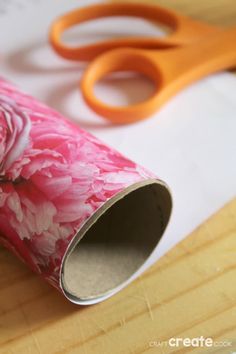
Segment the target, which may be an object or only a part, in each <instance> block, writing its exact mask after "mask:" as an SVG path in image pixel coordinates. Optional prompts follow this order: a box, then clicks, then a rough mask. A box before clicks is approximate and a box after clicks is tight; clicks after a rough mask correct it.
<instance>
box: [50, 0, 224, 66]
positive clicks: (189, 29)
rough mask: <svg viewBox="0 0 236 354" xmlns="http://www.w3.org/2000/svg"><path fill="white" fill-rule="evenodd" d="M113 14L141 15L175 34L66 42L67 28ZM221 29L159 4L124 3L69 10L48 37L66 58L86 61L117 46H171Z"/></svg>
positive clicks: (54, 25) (153, 47)
mask: <svg viewBox="0 0 236 354" xmlns="http://www.w3.org/2000/svg"><path fill="white" fill-rule="evenodd" d="M110 16H135V17H141V18H144V19H147V20H149V21H153V22H157V23H162V24H164V25H166V26H168V27H170V28H171V30H172V33H171V34H170V35H168V36H166V37H164V38H148V37H138V38H135V37H126V38H117V39H112V40H106V41H102V42H99V43H95V44H92V45H86V46H81V47H72V46H69V45H67V44H65V43H63V41H62V39H61V37H62V34H63V32H64V31H65V30H67V29H68V28H70V27H73V26H75V25H77V24H81V23H83V22H87V21H90V20H95V19H97V18H103V17H110ZM218 31H220V29H218V28H217V27H213V26H208V25H207V24H204V23H201V22H197V21H194V20H192V19H190V18H188V17H185V16H182V15H180V14H177V13H176V12H173V11H171V10H168V9H165V8H162V7H160V6H157V5H151V4H142V3H128V2H124V3H117V4H98V5H92V6H88V7H84V8H81V9H76V10H74V11H72V12H69V13H67V14H65V15H63V16H61V17H59V18H58V19H56V20H55V21H54V23H53V24H52V26H51V29H50V33H49V39H50V43H51V45H52V47H53V48H54V50H55V51H56V52H57V53H58V54H59V55H60V56H62V57H63V58H66V59H70V60H85V61H87V60H91V59H94V58H95V57H96V56H98V55H100V54H102V53H104V52H107V51H108V50H111V49H115V48H124V47H132V48H143V49H145V48H146V49H157V48H170V47H175V46H178V45H183V44H186V43H190V42H192V41H195V40H197V39H198V38H202V37H204V36H206V35H207V34H210V33H216V32H218Z"/></svg>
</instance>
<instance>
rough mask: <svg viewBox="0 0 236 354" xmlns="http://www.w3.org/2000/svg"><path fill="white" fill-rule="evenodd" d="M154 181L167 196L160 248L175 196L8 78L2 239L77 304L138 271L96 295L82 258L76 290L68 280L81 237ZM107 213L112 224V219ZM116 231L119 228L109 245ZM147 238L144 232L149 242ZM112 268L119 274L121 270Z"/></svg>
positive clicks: (1, 109)
mask: <svg viewBox="0 0 236 354" xmlns="http://www.w3.org/2000/svg"><path fill="white" fill-rule="evenodd" d="M145 186H146V187H145ZM152 186H154V189H155V188H156V190H155V191H154V192H155V193H159V199H160V200H159V201H158V203H159V204H158V205H159V209H160V208H161V209H162V211H161V216H160V215H159V216H158V215H156V216H155V215H153V216H152V217H153V218H157V219H158V218H159V219H160V220H159V221H158V222H159V223H160V224H161V223H162V226H161V230H159V234H158V235H157V236H156V239H155V245H156V244H157V243H158V240H159V238H160V237H161V235H160V233H161V234H162V233H163V232H164V228H165V226H166V224H167V222H168V218H169V214H170V197H169V192H168V189H167V187H166V186H165V184H164V183H163V182H160V181H159V180H158V179H157V178H156V176H155V175H154V174H153V173H151V172H149V171H147V170H146V169H145V168H143V167H141V166H139V165H137V164H136V163H134V162H132V161H130V160H129V159H127V158H126V157H124V156H122V155H121V154H120V153H119V152H117V151H115V150H114V149H112V148H110V147H108V146H106V145H105V144H104V143H102V142H101V141H99V140H98V139H97V138H95V137H94V136H92V135H91V134H89V133H88V132H86V131H84V130H82V129H81V128H79V127H78V126H77V125H75V124H73V123H71V122H70V121H69V120H66V119H65V118H64V117H62V116H61V115H60V114H59V113H57V112H55V111H54V110H52V109H50V108H48V107H47V106H45V105H43V104H42V103H40V102H38V101H37V100H35V99H34V98H32V97H30V96H28V95H26V94H23V93H22V92H20V91H19V90H18V89H16V88H15V87H14V86H12V85H11V84H9V83H8V82H6V81H5V80H4V79H0V243H1V244H2V245H3V246H5V247H7V248H8V249H9V250H10V251H12V252H13V253H14V254H15V255H17V256H18V257H19V258H20V259H21V260H23V261H24V262H25V263H26V264H27V265H28V266H29V267H30V268H31V269H32V270H33V271H35V272H36V273H38V274H40V275H41V276H42V277H43V278H44V279H45V280H47V281H48V282H49V283H50V284H52V285H53V286H54V287H56V288H57V289H58V290H60V291H62V292H63V293H64V294H65V295H66V296H67V297H68V298H69V299H70V300H71V301H74V302H77V303H88V302H89V301H90V302H97V301H100V300H102V299H103V298H106V297H108V296H110V295H111V294H112V293H114V292H116V291H118V290H119V289H120V288H121V287H123V286H124V285H125V284H126V283H128V282H129V281H130V280H129V279H130V278H132V275H133V274H128V275H127V274H126V275H125V277H123V278H122V279H121V280H118V281H117V282H116V283H114V284H111V282H110V283H109V282H108V283H109V285H107V288H106V286H105V287H103V288H102V289H100V290H99V289H98V291H96V289H97V288H99V287H100V286H101V285H97V286H95V285H93V286H92V288H93V290H92V291H91V294H90V290H89V289H88V287H87V285H86V281H88V282H90V283H91V279H94V284H96V274H94V272H93V274H89V273H88V274H86V272H87V271H86V263H85V264H82V265H81V269H85V270H84V271H83V274H82V276H81V277H80V278H78V279H77V280H75V278H76V277H75V276H74V275H73V274H74V272H75V273H78V271H79V270H78V269H80V268H79V263H78V264H77V263H76V262H74V263H73V269H72V271H71V274H70V279H71V280H70V281H71V282H72V283H73V282H74V283H76V284H74V285H73V286H74V288H73V286H71V288H73V289H70V288H68V287H67V286H66V284H65V281H63V279H62V278H63V274H65V273H66V271H65V264H67V262H68V257H69V255H73V250H75V249H76V247H79V240H80V239H81V237H82V236H84V238H86V232H87V231H88V230H90V229H91V228H94V227H95V226H96V221H97V220H99V218H100V219H101V218H103V215H104V214H106V213H107V210H109V209H112V208H114V206H115V205H118V207H116V208H117V212H116V213H118V212H119V203H121V202H120V201H121V200H123V202H122V203H124V200H125V198H128V197H127V196H129V194H135V193H137V192H135V191H139V190H140V189H142V190H143V192H142V194H144V193H145V188H149V189H151V188H153V187H152ZM154 192H153V193H154ZM153 193H152V195H153ZM155 193H154V194H155ZM144 199H145V198H144ZM146 199H148V198H146ZM157 199H158V196H157ZM140 201H141V199H140ZM137 202H138V199H137ZM130 203H131V202H130ZM135 204H137V205H138V203H135ZM141 204H142V203H141V202H140V209H142V210H143V213H145V208H146V206H145V205H141ZM120 209H122V206H120ZM149 209H150V207H149ZM151 213H152V212H151ZM131 214H132V210H129V212H128V213H126V214H125V220H126V221H125V222H126V223H127V224H129V217H130V215H131ZM106 218H107V220H108V221H106V223H109V222H110V221H109V217H106ZM111 218H112V212H111ZM139 219H140V218H139ZM123 221H124V220H123ZM100 223H101V224H102V221H101V222H100ZM104 223H105V221H104ZM138 223H139V222H138V221H137V220H136V221H135V222H133V224H136V225H137V224H138ZM120 224H121V221H119V223H117V224H116V226H115V227H114V228H115V229H116V230H117V227H120V226H119V225H120ZM158 225H159V224H158ZM99 227H100V226H99ZM127 227H128V228H129V230H130V229H132V227H131V226H127ZM158 227H159V226H158ZM100 228H101V227H100ZM105 228H106V229H107V227H105ZM105 228H104V230H105ZM123 230H124V229H123ZM129 232H130V231H129ZM132 232H133V231H131V233H132ZM135 232H136V233H137V230H136V231H135ZM102 233H103V234H104V232H102ZM125 233H126V232H125V231H124V232H123V231H122V232H121V233H120V235H118V236H117V240H118V243H119V240H120V239H122V243H124V242H123V241H124V237H126V236H124V234H125ZM133 233H134V232H133ZM147 233H148V228H147ZM112 235H113V232H111V233H110V234H109V238H107V240H106V243H109V242H110V238H111V239H112V237H113V236H112ZM96 237H98V239H99V237H100V236H97V234H96V227H95V232H94V239H95V240H96ZM135 237H136V236H135ZM135 237H134V239H135ZM145 237H146V235H143V236H142V239H143V240H145ZM84 238H83V239H84ZM126 238H127V237H126ZM82 242H83V240H82ZM96 242H97V241H96ZM96 242H95V243H96ZM100 244H102V243H101V242H100ZM104 244H105V243H104ZM116 244H117V242H116ZM81 245H82V243H81ZM114 247H116V246H115V245H114ZM144 248H145V247H144ZM153 248H154V245H153V242H152V245H151V247H150V249H149V250H148V255H149V254H150V253H151V251H152V250H153ZM81 249H82V246H81ZM104 254H105V253H104ZM104 254H103V255H104ZM73 257H74V258H73V259H75V256H73ZM81 257H82V256H81ZM78 258H79V253H78ZM85 258H86V259H87V260H86V262H91V259H92V256H91V255H90V254H89V253H86V257H85ZM103 258H104V259H103ZM146 258H147V257H146ZM101 260H102V261H101ZM143 261H145V259H144V260H143ZM143 261H142V262H140V264H138V265H137V267H136V268H138V267H139V265H141V263H143ZM96 262H97V261H96ZM99 262H100V263H101V262H103V263H104V264H105V256H104V257H100V258H99ZM117 263H120V261H118V262H117ZM103 266H104V265H103ZM70 267H72V265H70ZM117 267H118V266H117ZM77 268H78V269H77ZM90 268H91V266H90ZM95 268H96V267H95ZM115 268H116V267H115ZM118 268H119V267H118ZM104 269H105V268H104ZM136 270H137V269H134V270H132V273H135V271H136ZM109 272H110V273H109V274H112V273H111V272H115V269H109ZM103 273H104V274H105V273H106V271H105V272H103ZM89 277H90V278H89ZM99 277H101V274H100V273H99V274H98V278H99ZM88 278H89V279H88ZM103 283H104V284H105V283H106V280H105V278H103V280H102V281H99V284H103ZM80 287H81V288H80ZM85 288H86V289H87V290H86V291H87V293H85V294H84V295H83V296H80V291H81V294H83V291H82V290H78V289H85Z"/></svg>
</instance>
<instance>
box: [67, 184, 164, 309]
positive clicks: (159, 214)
mask: <svg viewBox="0 0 236 354" xmlns="http://www.w3.org/2000/svg"><path fill="white" fill-rule="evenodd" d="M107 204H109V205H107ZM170 211H171V197H170V193H169V191H168V189H167V187H166V186H165V185H164V184H162V183H161V182H160V181H158V180H149V181H145V184H144V182H142V183H137V184H136V185H135V186H131V187H130V188H128V189H126V190H125V191H123V192H121V193H119V194H118V195H117V196H116V197H114V198H112V200H111V201H110V203H106V205H105V206H104V207H103V208H101V209H99V210H98V211H97V213H96V214H98V215H96V217H97V218H96V220H94V219H93V220H89V221H88V224H89V225H87V230H86V231H85V232H84V233H83V236H80V234H81V232H82V231H83V230H81V231H80V232H79V233H78V239H80V237H82V239H81V240H80V241H78V242H77V243H76V244H75V245H73V246H72V247H71V249H70V250H69V252H68V253H67V255H66V257H65V261H64V264H63V270H62V287H63V290H64V292H65V294H66V296H67V297H68V298H69V299H70V300H72V301H74V302H77V303H84V302H85V303H86V301H91V303H95V302H98V301H99V299H100V298H102V297H109V294H111V295H112V294H114V293H115V292H116V289H118V290H119V289H120V288H121V287H122V285H125V284H126V283H127V282H128V280H129V279H130V278H131V277H132V276H133V275H134V273H135V272H137V270H138V269H139V268H140V267H141V266H142V265H143V264H144V262H145V261H146V260H147V258H148V257H149V256H150V254H151V253H152V251H153V250H154V248H155V247H156V245H157V244H158V242H159V240H160V238H161V237H162V235H163V233H164V230H165V228H166V225H167V223H168V220H169V216H170Z"/></svg>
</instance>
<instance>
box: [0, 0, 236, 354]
mask: <svg viewBox="0 0 236 354" xmlns="http://www.w3.org/2000/svg"><path fill="white" fill-rule="evenodd" d="M153 2H155V1H154V0H153ZM156 2H157V3H159V4H162V5H165V6H169V7H173V8H175V9H178V10H180V11H182V12H183V13H186V14H188V15H191V16H193V17H195V18H197V19H202V20H205V21H209V22H211V23H215V24H223V25H230V24H235V25H236V2H235V0H217V1H210V0H198V1H190V0H178V1H177V0H160V1H156ZM235 254H236V200H234V201H232V202H231V203H229V204H228V205H227V206H225V207H224V208H223V209H222V210H221V211H219V212H218V213H217V214H216V215H214V216H213V217H212V218H211V219H210V220H208V221H207V222H206V223H204V224H203V225H201V226H200V227H199V228H198V229H197V230H196V231H195V232H193V233H192V234H191V235H190V236H189V237H187V238H186V239H185V240H184V241H183V242H181V243H180V244H179V245H178V246H177V247H175V248H174V249H173V250H172V251H170V252H169V253H168V254H167V255H165V256H164V257H163V258H162V259H161V260H159V261H158V262H157V263H156V264H155V265H154V266H153V267H152V268H150V269H149V270H148V271H147V272H146V273H145V274H143V275H142V276H141V277H139V278H138V279H137V280H136V281H135V282H134V283H133V284H132V285H130V286H129V287H128V288H126V289H125V290H123V291H122V292H120V293H119V294H117V295H116V296H114V297H113V298H111V299H109V300H107V301H105V302H104V303H101V304H98V305H95V306H88V307H78V306H75V305H73V304H71V303H69V302H68V301H67V300H65V299H64V298H63V297H62V295H60V294H59V293H58V292H57V291H56V290H54V289H52V288H51V287H50V286H49V285H47V284H45V283H44V281H42V280H41V279H40V278H39V277H38V276H36V275H34V274H32V273H31V272H30V271H29V270H28V269H27V268H26V267H25V266H24V265H23V264H21V263H20V262H19V261H18V260H17V259H16V258H15V257H14V256H13V255H11V254H10V253H9V252H7V251H6V250H4V249H3V248H2V247H0V354H30V353H31V354H36V353H38V354H65V353H70V354H77V353H82V354H90V353H91V354H92V353H93V354H94V353H95V354H113V353H114V354H116V353H124V354H126V353H133V354H134V353H135V354H137V353H144V352H145V353H146V352H150V353H160V354H161V353H165V354H168V353H175V354H185V353H188V354H189V353H191V354H192V353H194V354H195V353H196V354H201V353H217V354H230V353H234V352H236V283H235V279H236V257H235ZM200 336H204V337H211V338H213V340H214V341H217V342H219V341H229V342H231V341H232V346H230V347H226V348H221V347H216V348H208V349H206V348H201V349H199V348H194V347H191V348H190V347H185V348H183V347H179V348H177V347H170V346H168V345H166V344H165V341H167V340H168V339H169V338H171V337H175V338H176V337H182V338H185V337H190V338H194V337H200ZM159 342H160V343H159ZM161 342H162V343H161Z"/></svg>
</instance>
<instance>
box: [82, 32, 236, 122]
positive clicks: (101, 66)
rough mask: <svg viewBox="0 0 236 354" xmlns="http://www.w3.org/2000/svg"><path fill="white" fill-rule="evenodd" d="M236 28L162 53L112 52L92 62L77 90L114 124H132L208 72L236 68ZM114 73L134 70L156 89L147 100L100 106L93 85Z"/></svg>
mask: <svg viewBox="0 0 236 354" xmlns="http://www.w3.org/2000/svg"><path fill="white" fill-rule="evenodd" d="M235 39H236V28H232V29H229V30H224V31H221V32H220V33H218V35H217V36H216V35H209V36H206V38H205V39H204V40H203V39H202V40H201V41H197V42H195V43H192V44H189V45H186V46H183V47H179V48H171V49H166V50H164V51H161V50H157V51H151V50H145V49H132V48H127V49H125V48H124V49H116V50H113V51H110V52H108V53H105V54H103V55H101V56H100V57H98V58H97V59H95V60H94V62H92V63H91V64H90V65H89V67H88V69H87V70H86V72H85V74H84V77H83V79H82V83H81V87H82V92H83V95H84V98H85V100H86V102H87V103H88V105H89V106H90V107H91V108H92V109H93V110H94V111H96V112H97V113H98V114H100V115H101V116H103V117H106V118H108V119H109V120H111V121H112V122H114V123H132V122H134V121H137V120H141V119H144V118H146V117H148V116H149V115H150V114H152V113H153V112H155V111H157V110H158V109H159V108H160V106H161V105H163V104H164V103H165V102H166V101H167V100H168V99H169V98H170V97H171V96H173V95H174V94H175V93H177V92H178V91H179V90H181V89H182V88H183V87H185V86H186V85H188V84H190V83H191V82H193V81H195V80H197V79H200V78H202V77H204V76H205V75H208V74H210V73H213V72H216V71H219V70H223V69H227V68H231V67H234V66H236V40H235ZM116 71H137V72H140V73H142V74H144V75H147V76H148V77H150V78H151V79H152V80H153V81H154V82H155V84H156V86H157V91H156V93H155V94H154V95H153V96H152V97H151V98H150V99H148V100H147V101H145V102H142V103H139V104H135V105H131V106H124V107H113V106H109V105H107V104H104V103H103V102H101V101H100V100H98V99H97V98H96V97H95V95H94V90H93V88H94V85H95V83H96V82H97V81H98V80H100V79H101V78H103V77H104V76H105V75H107V74H109V73H112V72H116Z"/></svg>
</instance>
